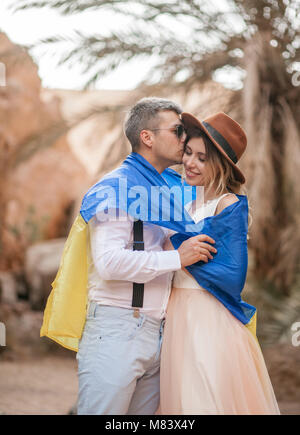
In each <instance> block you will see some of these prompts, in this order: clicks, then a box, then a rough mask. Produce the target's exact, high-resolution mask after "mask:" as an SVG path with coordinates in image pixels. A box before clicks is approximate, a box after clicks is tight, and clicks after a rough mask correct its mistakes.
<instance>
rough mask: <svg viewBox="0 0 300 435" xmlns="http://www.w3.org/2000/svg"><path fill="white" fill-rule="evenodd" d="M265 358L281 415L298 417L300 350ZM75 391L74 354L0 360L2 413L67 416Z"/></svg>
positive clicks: (282, 349) (273, 351)
mask: <svg viewBox="0 0 300 435" xmlns="http://www.w3.org/2000/svg"><path fill="white" fill-rule="evenodd" d="M264 356H265V360H266V364H267V367H268V370H269V374H270V377H271V380H272V383H273V387H274V391H275V394H276V397H277V400H278V403H279V407H280V410H281V413H282V414H296V415H300V376H299V367H300V365H299V363H300V347H298V348H292V347H291V346H284V345H283V346H275V347H273V348H270V349H267V350H266V351H264ZM77 390H78V381H77V362H76V359H75V354H74V358H73V356H72V357H61V356H47V357H44V358H41V359H36V360H24V361H0V413H2V414H27V415H29V414H42V415H46V414H52V415H53V414H68V412H69V411H70V409H71V408H72V407H73V406H74V404H75V403H76V399H77Z"/></svg>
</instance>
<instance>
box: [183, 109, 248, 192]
mask: <svg viewBox="0 0 300 435" xmlns="http://www.w3.org/2000/svg"><path fill="white" fill-rule="evenodd" d="M181 119H182V122H183V125H184V128H185V129H186V131H187V134H189V130H191V129H195V128H198V129H200V130H202V131H204V132H205V133H206V134H207V136H208V137H209V139H210V140H211V141H212V143H213V144H214V145H215V146H216V147H217V148H218V150H219V151H220V153H221V154H222V155H223V156H224V157H225V158H226V159H227V161H228V162H229V163H230V164H231V165H232V167H233V169H234V172H235V175H236V177H237V179H238V180H239V181H240V182H241V183H245V177H244V175H243V174H242V172H241V171H240V169H239V168H238V167H237V166H236V163H237V162H238V160H239V159H240V157H241V156H242V154H243V152H244V151H245V149H246V146H247V136H246V133H245V132H244V130H243V129H242V127H241V126H240V125H239V124H238V123H237V122H236V121H234V120H233V119H232V118H230V116H228V115H226V113H224V112H218V113H216V114H215V115H212V116H210V117H209V118H206V119H205V120H204V121H199V120H198V119H197V118H195V116H193V115H192V114H191V113H185V112H183V113H182V114H181Z"/></svg>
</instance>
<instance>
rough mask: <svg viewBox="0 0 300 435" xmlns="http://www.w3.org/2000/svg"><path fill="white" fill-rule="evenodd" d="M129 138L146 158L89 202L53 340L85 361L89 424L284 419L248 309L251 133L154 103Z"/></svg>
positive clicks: (51, 324)
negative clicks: (129, 418) (107, 419)
mask: <svg viewBox="0 0 300 435" xmlns="http://www.w3.org/2000/svg"><path fill="white" fill-rule="evenodd" d="M124 130H125V134H126V136H127V138H128V140H129V142H130V144H131V146H132V153H131V154H130V155H129V156H128V157H127V158H126V159H125V160H124V162H123V163H122V165H121V166H120V167H119V168H117V169H115V170H114V171H112V172H110V173H109V174H107V175H106V176H105V177H103V178H102V179H101V180H100V181H99V182H98V183H96V184H95V185H94V186H92V187H91V188H90V189H89V191H88V192H87V193H86V195H85V196H84V198H83V201H82V205H81V209H80V213H79V215H78V217H77V219H76V220H75V222H74V224H73V227H72V229H71V232H70V235H69V237H68V239H67V242H66V245H65V249H64V253H63V258H62V261H61V265H60V269H59V271H58V273H57V276H56V279H55V281H54V282H53V284H52V286H53V290H52V292H51V294H50V296H49V298H48V301H47V306H46V310H45V314H44V322H43V326H42V330H41V336H43V335H46V336H48V337H50V338H52V339H54V340H56V341H57V342H58V343H60V344H62V345H64V346H65V347H68V348H70V349H73V350H75V351H77V360H78V377H79V395H78V414H104V415H107V414H110V415H114V414H115V415H122V414H124V415H125V414H127V415H152V414H158V415H160V414H161V415H171V414H173V415H174V414H175V415H183V414H191V415H195V414H202V415H205V414H279V409H278V405H277V402H276V398H275V396H274V392H273V388H272V385H271V382H270V378H269V375H268V372H267V369H266V366H265V362H264V358H263V355H262V352H261V349H260V346H259V343H258V341H257V338H256V334H255V321H256V309H255V307H253V306H251V305H249V304H247V303H246V302H244V301H242V299H241V292H242V290H243V286H244V283H245V279H246V273H247V232H248V203H247V197H246V196H245V195H241V194H240V191H241V186H242V184H243V183H244V182H245V178H244V176H243V174H242V172H241V171H240V170H239V169H238V167H237V165H236V163H237V162H238V160H239V158H240V157H241V155H242V154H243V152H244V151H245V149H246V144H247V139H246V135H245V132H244V131H243V129H242V128H241V127H240V125H239V124H238V123H237V122H235V121H234V120H233V119H232V118H230V117H229V116H227V115H226V114H225V113H222V112H220V113H217V114H215V115H213V116H211V117H209V118H207V119H206V120H205V121H202V122H201V121H199V120H198V119H197V118H196V117H194V116H193V115H192V114H189V113H182V110H181V108H180V107H179V106H178V105H177V104H176V103H174V102H172V101H169V100H166V99H162V98H154V97H151V98H143V99H142V100H140V101H138V102H137V104H135V106H134V107H132V108H131V110H130V111H129V113H128V115H127V118H126V121H125V125H124ZM181 163H182V164H183V168H184V173H185V180H184V179H183V178H182V177H181V176H180V175H179V174H178V173H177V172H175V171H174V170H173V169H170V168H169V167H170V166H172V165H175V164H181ZM120 181H122V182H123V184H124V185H125V188H124V189H123V191H122V193H121V191H120V190H121V189H120ZM155 187H159V188H160V189H161V190H160V192H162V196H163V198H162V201H161V200H160V199H158V200H157V197H153V195H154V193H153V192H154V190H155ZM174 187H175V190H174V189H173V188H174ZM199 188H200V190H199ZM169 189H171V191H172V195H170V191H169V196H168V190H169ZM176 189H177V190H176ZM185 190H187V191H189V192H190V193H191V192H192V193H191V197H190V200H189V201H187V200H186V198H185V195H183V193H184V191H185ZM195 191H196V194H195ZM124 192H125V193H124ZM174 192H175V193H174ZM199 192H200V193H202V194H199ZM151 194H152V198H151ZM164 195H165V198H164ZM167 197H168V201H169V204H168V207H169V210H168V212H169V213H166V208H168V207H167V206H166V204H167V201H165V202H164V201H163V200H164V199H165V200H166V199H167ZM149 208H150V209H151V210H149ZM164 214H165V215H168V216H167V218H166V216H164Z"/></svg>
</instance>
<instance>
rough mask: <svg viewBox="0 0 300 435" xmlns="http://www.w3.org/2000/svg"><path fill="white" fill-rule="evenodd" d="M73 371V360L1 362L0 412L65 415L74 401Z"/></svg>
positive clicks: (75, 375)
mask: <svg viewBox="0 0 300 435" xmlns="http://www.w3.org/2000/svg"><path fill="white" fill-rule="evenodd" d="M76 370H77V362H76V359H75V357H74V359H73V358H65V357H45V358H42V359H38V360H27V361H3V362H0V392H1V395H0V412H1V413H4V414H19V415H20V414H27V415H30V414H42V415H45V414H51V415H53V414H68V412H69V410H70V409H71V407H72V406H73V405H74V404H75V403H76V398H77V390H78V382H77V372H76Z"/></svg>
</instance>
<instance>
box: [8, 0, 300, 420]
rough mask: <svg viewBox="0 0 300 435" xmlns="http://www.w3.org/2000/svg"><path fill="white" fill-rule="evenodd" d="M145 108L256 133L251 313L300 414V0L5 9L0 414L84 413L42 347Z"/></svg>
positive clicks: (73, 381) (64, 1) (62, 354)
mask: <svg viewBox="0 0 300 435" xmlns="http://www.w3.org/2000/svg"><path fill="white" fill-rule="evenodd" d="M143 96H160V97H166V98H170V99H172V100H174V101H177V102H178V103H180V104H181V105H182V107H183V108H184V110H185V111H190V112H192V113H194V114H195V115H196V116H198V117H199V118H204V117H206V116H208V115H210V114H212V113H214V112H217V111H224V112H226V113H227V114H229V115H230V116H232V117H233V118H234V119H236V120H237V121H238V122H239V123H240V124H241V125H242V126H243V127H244V128H245V130H246V132H247V135H248V148H247V151H246V153H245V155H244V156H243V157H242V159H241V161H240V167H241V168H242V170H243V171H244V173H245V174H246V179H247V183H246V189H247V193H248V197H249V202H250V207H251V215H252V219H253V221H252V225H251V228H250V240H249V270H248V275H247V282H246V286H245V289H244V292H243V299H244V300H245V301H247V302H249V303H251V304H253V305H255V306H256V307H257V311H258V338H259V340H260V344H261V347H262V350H263V353H264V356H265V360H266V363H267V367H268V369H269V373H270V377H271V380H272V382H273V386H274V390H275V394H276V396H277V399H278V401H279V406H280V409H281V412H282V413H283V414H300V372H299V363H300V334H299V332H298V335H297V331H300V273H299V271H300V268H299V257H300V254H299V252H300V250H299V246H300V180H299V172H300V1H299V0H244V1H242V0H218V1H217V0H210V1H205V0H203V1H200V0H181V1H180V2H177V1H175V0H167V1H165V2H159V1H153V0H152V1H150V0H139V1H134V0H127V1H124V0H119V1H118V0H111V1H104V0H85V1H83V0H47V1H42V0H40V1H38V0H36V1H29V0H28V1H27V0H18V1H16V0H4V1H2V2H1V5H0V322H2V324H4V325H5V330H6V337H5V338H6V342H5V344H6V345H5V346H3V344H4V343H3V337H2V346H0V391H1V395H0V414H1V413H2V414H66V413H69V412H75V411H74V410H73V411H72V407H73V406H74V404H75V403H76V395H77V376H76V360H75V354H74V353H73V352H71V351H67V350H64V349H63V348H60V347H59V345H57V344H55V343H53V342H51V341H50V340H48V339H46V338H43V339H41V338H39V330H40V327H41V323H42V316H43V310H44V307H45V303H46V300H47V297H48V295H49V293H50V290H51V282H52V281H53V279H54V276H55V274H56V271H57V269H58V265H59V261H60V256H61V253H62V249H63V245H64V241H65V238H66V236H67V234H68V231H69V229H70V227H71V225H72V222H73V220H74V218H75V216H76V215H77V214H78V211H79V208H80V203H81V199H82V197H83V195H84V193H85V192H86V190H87V189H88V188H89V187H90V186H91V185H92V184H93V183H95V182H96V181H97V180H98V179H99V178H100V177H101V176H102V175H103V174H105V173H106V172H108V171H110V170H112V169H113V168H115V167H116V166H117V165H119V164H120V162H121V161H122V160H123V159H124V158H125V157H126V155H127V154H128V153H129V152H130V146H129V143H128V142H127V141H126V140H125V137H124V134H123V130H122V124H123V120H124V116H125V113H126V111H127V110H128V108H129V107H130V106H132V105H133V104H134V103H135V102H136V101H137V100H138V99H139V98H141V97H143ZM0 326H1V325H0ZM2 331H3V328H2Z"/></svg>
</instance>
